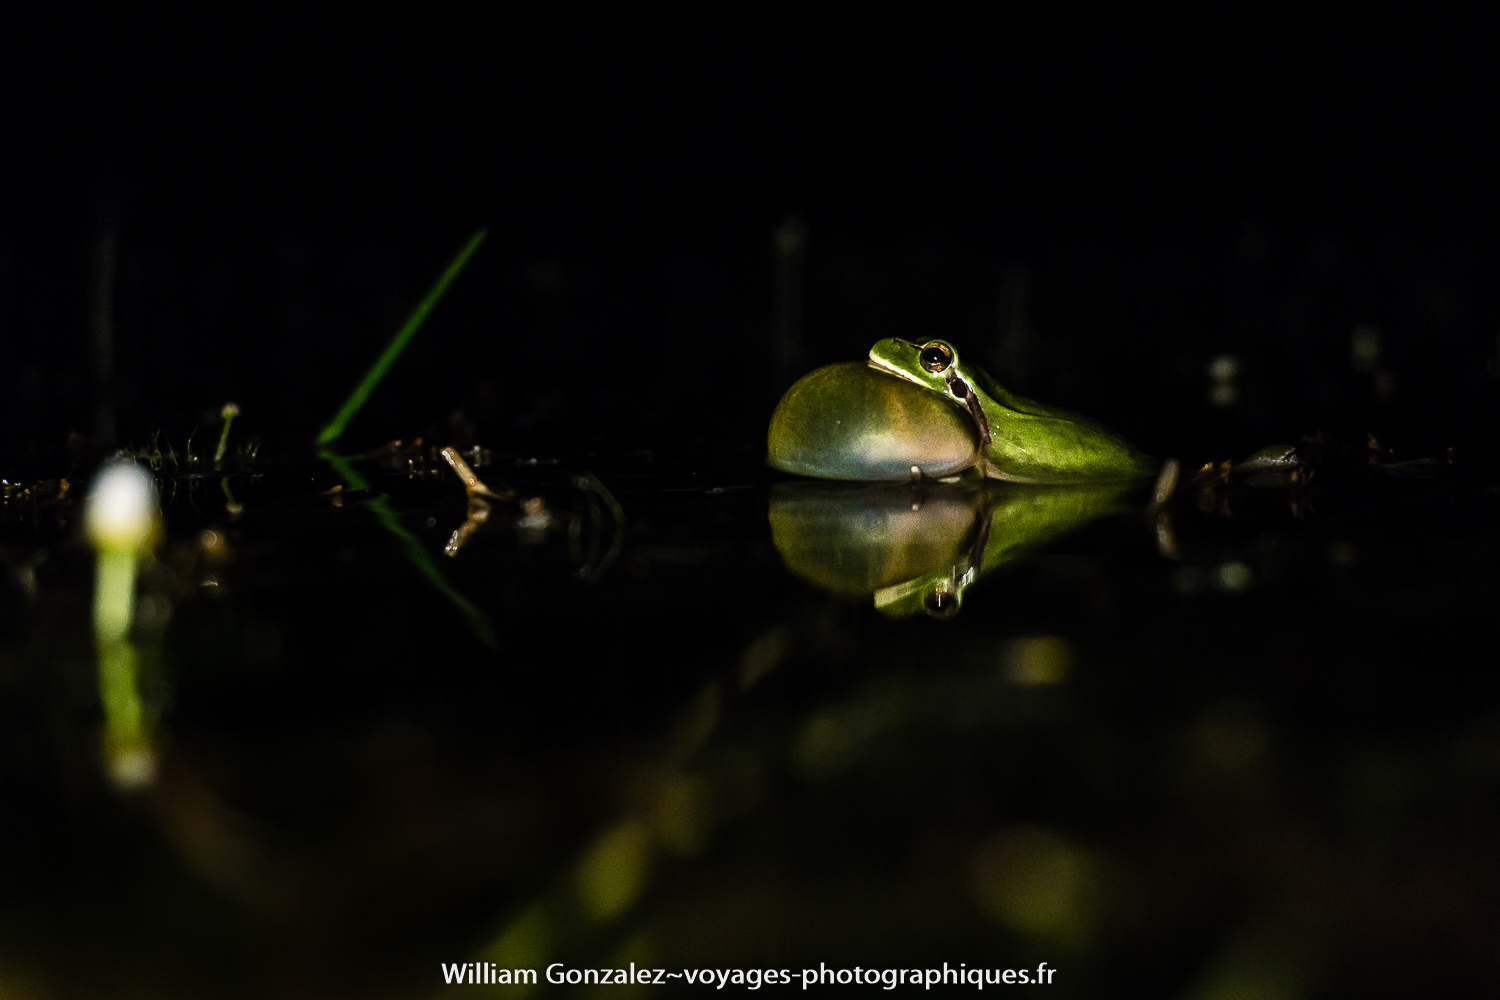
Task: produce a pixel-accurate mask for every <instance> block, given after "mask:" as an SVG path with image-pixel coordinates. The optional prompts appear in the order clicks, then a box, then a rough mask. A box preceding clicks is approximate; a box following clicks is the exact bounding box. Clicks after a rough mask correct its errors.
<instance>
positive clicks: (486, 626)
mask: <svg viewBox="0 0 1500 1000" xmlns="http://www.w3.org/2000/svg"><path fill="white" fill-rule="evenodd" d="M322 455H323V457H324V458H326V459H327V460H328V463H329V464H330V465H332V466H333V468H334V471H336V472H337V473H338V474H339V475H340V476H341V477H343V480H344V483H345V485H347V486H348V488H349V489H351V490H367V489H369V488H370V484H369V482H368V481H367V480H366V479H365V477H364V476H361V475H360V474H359V473H358V472H356V471H354V467H353V466H352V465H350V464H349V460H348V459H346V458H343V457H341V456H338V455H334V454H331V453H330V452H327V451H325V452H323V453H322ZM370 509H371V510H373V511H374V512H375V517H376V519H377V520H379V521H380V525H381V527H383V528H385V530H386V531H389V532H390V533H391V534H393V535H395V536H396V537H397V538H398V539H400V541H401V547H402V548H403V549H405V550H406V558H407V559H408V560H410V561H411V564H412V565H413V566H415V567H416V569H417V572H419V573H421V574H422V575H423V576H424V577H426V578H427V582H428V583H430V584H432V585H433V586H434V587H436V588H437V589H438V590H439V591H440V592H441V593H442V595H443V596H444V597H446V598H448V600H449V601H450V602H452V604H453V606H454V607H455V608H457V609H458V611H459V613H460V614H462V615H463V616H464V620H465V621H467V622H468V623H469V629H470V630H471V631H472V632H473V633H474V635H475V636H477V637H478V639H479V641H480V642H482V643H484V644H485V645H486V646H488V647H489V648H490V649H495V648H496V643H495V630H494V629H493V628H491V627H490V622H489V619H488V618H486V617H485V616H484V612H482V611H480V610H479V609H478V608H476V607H475V606H474V605H473V604H471V603H469V599H468V598H467V597H465V596H464V595H462V594H460V593H459V592H458V591H457V590H454V589H453V584H451V583H449V582H448V580H447V578H446V577H444V576H443V574H442V572H441V571H440V570H439V569H438V568H437V566H436V565H435V564H434V563H433V561H432V560H431V559H430V558H428V556H427V550H426V549H424V548H422V543H421V542H420V541H418V540H417V537H416V536H415V535H413V534H412V533H411V532H410V531H407V530H406V528H405V527H403V526H402V524H401V519H400V518H399V517H397V516H396V512H395V511H394V510H392V509H391V504H390V501H389V500H388V499H387V498H386V497H383V496H376V497H375V498H374V499H372V500H371V501H370Z"/></svg>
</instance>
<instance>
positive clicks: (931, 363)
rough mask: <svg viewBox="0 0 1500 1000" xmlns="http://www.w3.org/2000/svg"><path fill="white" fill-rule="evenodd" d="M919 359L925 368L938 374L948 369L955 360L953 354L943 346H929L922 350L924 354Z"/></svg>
mask: <svg viewBox="0 0 1500 1000" xmlns="http://www.w3.org/2000/svg"><path fill="white" fill-rule="evenodd" d="M917 358H918V360H920V361H921V362H922V367H923V368H926V369H927V370H928V371H930V372H934V373H936V372H940V371H942V370H943V369H944V368H947V367H948V364H949V362H951V361H952V360H953V353H952V352H951V351H949V350H948V348H946V347H944V346H943V345H942V344H929V345H927V346H926V347H924V348H922V353H921V354H919V355H918V356H917Z"/></svg>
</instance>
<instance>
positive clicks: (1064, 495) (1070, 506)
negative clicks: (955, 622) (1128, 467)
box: [770, 479, 1130, 618]
mask: <svg viewBox="0 0 1500 1000" xmlns="http://www.w3.org/2000/svg"><path fill="white" fill-rule="evenodd" d="M1129 491H1130V486H1129V484H1118V483H1108V484H1090V485H1070V486H1023V485H1018V484H1000V483H994V482H990V481H985V480H978V479H964V480H961V481H959V482H955V483H926V484H918V485H905V484H894V483H892V484H869V485H854V484H844V483H827V482H813V481H793V482H783V483H778V484H777V485H776V486H775V488H773V489H772V491H771V512H770V518H771V536H772V539H773V540H774V542H775V544H776V548H777V549H778V551H780V553H781V556H782V559H784V560H785V561H786V564H787V567H788V568H789V569H791V570H792V572H794V573H796V574H797V575H798V576H801V577H803V578H804V579H807V580H809V581H811V582H812V583H815V584H817V585H818V586H820V587H823V588H824V589H826V590H831V591H834V592H835V593H841V594H849V595H869V596H871V597H873V599H874V601H875V607H876V608H877V609H878V610H879V611H880V612H881V614H884V615H886V616H888V617H891V618H906V617H909V616H911V615H914V614H916V613H918V612H919V611H920V612H926V613H927V614H928V615H931V616H932V617H934V618H950V617H952V616H953V615H954V614H956V613H957V612H958V610H959V608H960V607H961V606H962V604H963V600H964V595H965V592H966V591H967V590H968V588H969V587H970V586H972V585H973V584H974V583H975V582H976V581H977V580H979V579H980V578H982V577H984V576H986V575H987V574H989V573H991V572H993V571H995V570H996V569H998V568H1000V567H1001V566H1003V565H1005V564H1007V563H1010V562H1013V561H1014V560H1016V559H1017V558H1019V557H1020V556H1021V555H1022V554H1024V553H1026V552H1028V551H1030V550H1032V549H1034V548H1037V547H1038V546H1041V545H1043V544H1045V543H1046V542H1048V541H1050V540H1052V539H1054V538H1057V537H1058V536H1060V535H1063V534H1066V533H1067V532H1069V531H1072V530H1074V529H1076V528H1079V527H1082V526H1083V525H1085V524H1087V523H1089V522H1090V521H1092V520H1095V519H1096V518H1099V517H1102V516H1104V515H1106V514H1109V513H1112V512H1114V511H1117V510H1121V509H1124V508H1125V507H1126V506H1127V503H1126V497H1127V496H1128V494H1129Z"/></svg>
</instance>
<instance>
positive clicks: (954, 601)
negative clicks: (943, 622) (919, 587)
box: [922, 590, 958, 618]
mask: <svg viewBox="0 0 1500 1000" xmlns="http://www.w3.org/2000/svg"><path fill="white" fill-rule="evenodd" d="M922 606H923V607H924V608H925V609H926V611H927V613H928V614H929V615H931V616H932V617H933V618H952V617H953V616H954V615H956V614H958V598H956V597H954V596H953V595H952V594H950V593H948V592H947V591H946V590H934V591H931V592H929V593H928V595H927V596H926V598H924V599H923V601H922Z"/></svg>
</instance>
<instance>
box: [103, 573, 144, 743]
mask: <svg viewBox="0 0 1500 1000" xmlns="http://www.w3.org/2000/svg"><path fill="white" fill-rule="evenodd" d="M135 574H136V557H135V552H134V550H130V549H104V550H102V551H101V552H100V553H99V568H98V574H97V576H96V577H95V581H94V638H95V640H96V642H97V643H98V646H99V696H100V700H101V701H102V702H103V703H104V721H105V726H106V728H107V730H108V732H109V737H110V742H111V743H112V744H114V745H116V746H119V745H122V744H130V743H136V742H139V741H141V740H142V738H143V737H144V735H145V729H144V726H143V723H142V719H143V713H142V710H141V696H140V692H139V690H138V689H137V685H136V651H135V647H134V646H132V645H131V644H130V625H131V621H132V620H133V619H134V617H135Z"/></svg>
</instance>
